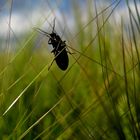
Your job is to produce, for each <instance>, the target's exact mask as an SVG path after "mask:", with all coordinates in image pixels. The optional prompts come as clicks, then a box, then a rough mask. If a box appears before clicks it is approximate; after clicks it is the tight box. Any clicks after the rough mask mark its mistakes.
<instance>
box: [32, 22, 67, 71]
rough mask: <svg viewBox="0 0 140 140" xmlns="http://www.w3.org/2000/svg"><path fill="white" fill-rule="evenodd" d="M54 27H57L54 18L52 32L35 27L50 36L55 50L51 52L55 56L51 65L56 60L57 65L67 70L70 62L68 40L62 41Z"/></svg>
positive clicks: (49, 41)
mask: <svg viewBox="0 0 140 140" xmlns="http://www.w3.org/2000/svg"><path fill="white" fill-rule="evenodd" d="M54 28H55V19H54V25H53V30H52V32H51V33H47V32H45V31H43V30H42V29H40V28H35V29H36V30H37V31H38V32H40V33H43V34H44V35H46V36H47V37H48V38H49V40H48V44H50V45H52V47H53V50H52V51H51V53H53V54H54V56H55V58H54V60H53V61H52V63H51V65H52V64H53V62H54V61H55V62H56V64H57V66H58V67H59V68H60V69H61V70H63V71H65V70H66V69H67V68H68V64H69V58H68V53H67V50H66V41H62V39H61V37H60V36H59V35H58V34H57V33H56V32H55V29H54ZM51 65H50V66H51ZM50 66H49V68H50ZM49 68H48V69H49Z"/></svg>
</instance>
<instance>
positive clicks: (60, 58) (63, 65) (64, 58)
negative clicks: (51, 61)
mask: <svg viewBox="0 0 140 140" xmlns="http://www.w3.org/2000/svg"><path fill="white" fill-rule="evenodd" d="M55 61H56V64H57V65H58V67H59V68H60V69H61V70H66V69H67V67H68V64H69V59H68V54H67V51H66V50H63V51H62V52H61V53H60V54H59V55H57V54H56V58H55Z"/></svg>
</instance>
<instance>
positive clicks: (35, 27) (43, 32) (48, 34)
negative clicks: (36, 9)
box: [34, 27, 50, 38]
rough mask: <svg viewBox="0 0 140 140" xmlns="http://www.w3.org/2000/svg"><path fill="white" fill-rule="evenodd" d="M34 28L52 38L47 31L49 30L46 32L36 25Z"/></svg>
mask: <svg viewBox="0 0 140 140" xmlns="http://www.w3.org/2000/svg"><path fill="white" fill-rule="evenodd" d="M34 29H35V30H36V31H37V32H39V33H41V34H43V35H46V36H47V37H49V38H50V34H49V33H47V32H45V31H43V30H42V29H40V28H36V27H34Z"/></svg>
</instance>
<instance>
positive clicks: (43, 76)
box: [0, 0, 140, 140]
mask: <svg viewBox="0 0 140 140" xmlns="http://www.w3.org/2000/svg"><path fill="white" fill-rule="evenodd" d="M57 2H58V4H61V2H62V1H57ZM59 2H60V3H59ZM78 2H79V1H74V0H73V1H72V3H71V4H72V6H71V8H72V12H73V19H74V25H73V26H74V27H72V28H71V27H70V25H69V24H68V23H67V18H68V17H65V14H63V13H61V16H62V18H61V19H62V20H63V23H64V26H65V27H66V29H65V30H63V25H61V26H59V24H58V23H59V20H58V17H57V16H56V15H55V12H54V10H52V11H51V13H50V16H53V17H55V18H56V30H57V29H60V32H59V33H60V34H61V35H62V39H63V40H66V43H67V44H68V46H67V49H68V51H70V52H72V54H69V53H68V56H69V66H68V68H67V70H66V71H62V70H61V69H59V67H58V66H57V65H56V63H55V62H54V63H53V64H52V66H51V67H50V70H48V67H49V66H50V64H51V62H52V60H53V58H54V56H53V54H52V53H51V50H52V48H51V46H50V45H48V44H47V41H48V38H46V37H44V36H43V35H41V34H39V33H38V32H36V31H35V30H31V31H28V32H27V33H26V34H24V35H22V36H20V40H19V39H17V36H16V34H14V31H13V30H12V28H11V27H10V26H9V30H8V36H7V37H6V41H5V44H4V45H5V49H3V50H2V49H1V52H0V108H1V109H0V139H1V140H16V139H18V140H19V139H26V140H39V139H42V140H55V139H57V140H88V139H93V140H118V139H120V140H138V139H140V122H139V121H140V95H139V94H140V93H139V92H140V86H139V84H140V65H139V64H140V56H139V51H140V49H139V44H140V42H139V37H140V20H139V19H140V14H139V11H138V10H137V8H138V7H137V4H136V3H138V2H136V1H135V0H133V1H132V3H133V4H134V8H135V10H136V14H135V15H134V13H133V12H132V11H131V8H130V6H129V5H130V3H129V1H127V0H126V1H125V5H126V7H127V9H128V13H129V21H128V22H129V23H128V24H126V21H125V20H124V19H123V18H122V19H121V22H119V23H118V22H114V23H113V22H111V20H110V19H112V20H113V13H114V12H115V11H116V8H117V7H118V6H119V4H120V2H121V0H115V1H114V2H113V3H112V4H111V3H110V4H108V6H106V7H103V8H101V7H100V8H99V6H98V3H96V2H95V1H90V0H87V1H86V2H87V5H86V7H85V9H87V11H85V15H86V18H85V19H84V21H82V20H81V19H82V18H79V17H82V16H83V13H82V12H81V11H82V9H81V7H80V5H79V3H78ZM13 3H14V1H13ZM9 4H10V2H9ZM91 5H94V6H91ZM10 6H11V8H12V6H13V5H12V3H11V4H10ZM93 8H94V10H93ZM50 9H51V8H50ZM56 9H58V10H59V7H56V8H55V10H56ZM91 10H93V11H94V15H93V11H92V12H91ZM10 15H11V17H12V11H10V12H9V20H10ZM40 17H41V15H40ZM42 17H43V16H42ZM48 19H49V18H48V17H46V21H47V22H49V23H52V20H51V21H49V20H48ZM9 23H10V22H9ZM38 23H39V24H38ZM38 23H37V26H38V27H39V28H42V26H41V25H42V24H44V23H40V21H38ZM49 26H50V25H49ZM51 28H52V27H49V29H51ZM50 31H51V30H50ZM12 34H13V35H14V36H13V38H12V37H11V36H12ZM11 38H12V39H11ZM0 40H1V41H0V42H1V44H2V42H3V40H2V39H0ZM11 47H12V48H13V49H11Z"/></svg>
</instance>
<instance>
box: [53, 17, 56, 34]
mask: <svg viewBox="0 0 140 140" xmlns="http://www.w3.org/2000/svg"><path fill="white" fill-rule="evenodd" d="M55 19H56V18H54V20H53V32H54V28H55Z"/></svg>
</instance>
